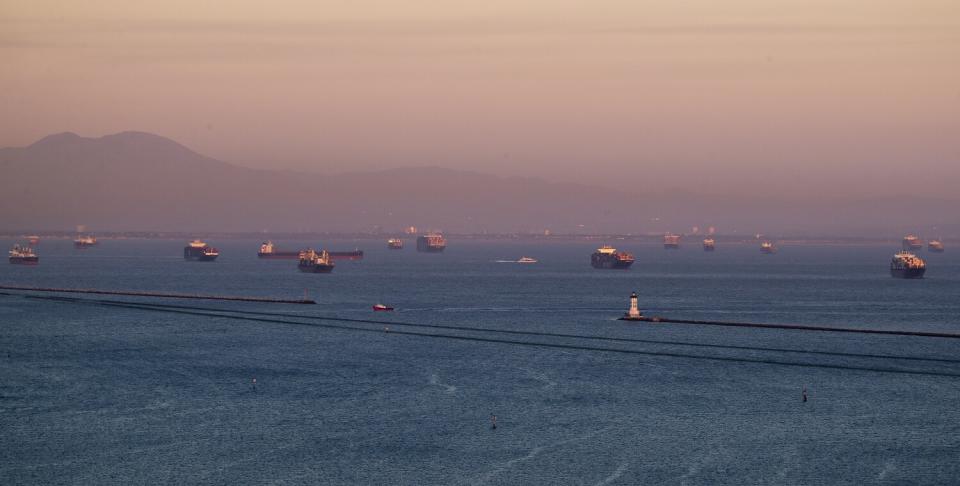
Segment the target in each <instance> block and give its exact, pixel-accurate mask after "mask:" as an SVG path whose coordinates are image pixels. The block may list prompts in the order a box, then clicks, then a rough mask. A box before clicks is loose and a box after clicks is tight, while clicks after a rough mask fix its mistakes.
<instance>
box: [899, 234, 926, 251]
mask: <svg viewBox="0 0 960 486" xmlns="http://www.w3.org/2000/svg"><path fill="white" fill-rule="evenodd" d="M902 245H903V249H904V250H907V251H916V250H919V249H921V248H923V240H921V239H920V237H918V236H917V235H913V234H910V235H907V236H904V237H903V242H902Z"/></svg>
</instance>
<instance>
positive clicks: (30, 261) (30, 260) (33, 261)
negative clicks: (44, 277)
mask: <svg viewBox="0 0 960 486" xmlns="http://www.w3.org/2000/svg"><path fill="white" fill-rule="evenodd" d="M9 260H10V263H12V264H14V265H38V264H39V263H40V257H36V256H32V257H13V256H12V257H10V258H9Z"/></svg>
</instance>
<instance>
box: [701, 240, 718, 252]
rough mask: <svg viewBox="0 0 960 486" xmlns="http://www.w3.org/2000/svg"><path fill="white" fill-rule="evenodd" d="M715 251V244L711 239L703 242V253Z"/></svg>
mask: <svg viewBox="0 0 960 486" xmlns="http://www.w3.org/2000/svg"><path fill="white" fill-rule="evenodd" d="M716 249H717V242H716V241H714V240H713V238H706V239H704V240H703V251H713V250H716Z"/></svg>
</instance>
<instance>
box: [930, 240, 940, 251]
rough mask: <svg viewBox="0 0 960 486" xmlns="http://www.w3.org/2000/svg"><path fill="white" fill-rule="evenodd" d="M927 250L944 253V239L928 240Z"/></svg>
mask: <svg viewBox="0 0 960 486" xmlns="http://www.w3.org/2000/svg"><path fill="white" fill-rule="evenodd" d="M927 251H929V252H932V253H943V241H941V240H930V241H929V242H927Z"/></svg>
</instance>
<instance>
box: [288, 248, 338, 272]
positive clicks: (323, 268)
mask: <svg viewBox="0 0 960 486" xmlns="http://www.w3.org/2000/svg"><path fill="white" fill-rule="evenodd" d="M299 258H300V262H299V263H298V264H297V268H299V269H300V271H301V272H306V273H330V272H332V271H333V267H334V263H333V260H331V259H330V253H329V252H327V250H320V251H319V252H316V251H314V250H313V249H312V248H311V249H307V250H303V251H301V252H300V254H299Z"/></svg>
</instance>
